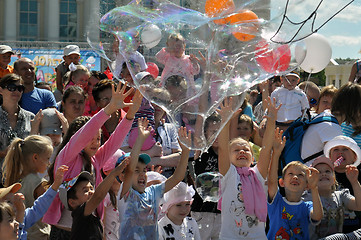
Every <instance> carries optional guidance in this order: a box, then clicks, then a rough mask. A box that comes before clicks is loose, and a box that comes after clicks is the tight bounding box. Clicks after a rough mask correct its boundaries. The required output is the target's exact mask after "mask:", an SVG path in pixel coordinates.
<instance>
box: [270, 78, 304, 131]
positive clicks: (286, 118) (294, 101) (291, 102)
mask: <svg viewBox="0 0 361 240" xmlns="http://www.w3.org/2000/svg"><path fill="white" fill-rule="evenodd" d="M281 81H282V86H281V87H278V88H277V89H276V90H274V91H273V92H272V93H271V99H274V98H275V100H276V105H277V106H279V105H280V104H282V106H281V108H280V110H279V111H278V114H277V122H276V125H277V126H279V127H280V128H281V129H282V130H286V129H287V127H288V126H289V125H291V123H292V122H293V121H294V120H296V119H297V118H299V117H301V116H302V114H303V113H304V111H305V110H306V109H308V108H310V106H309V103H308V99H307V95H306V94H305V93H304V92H303V91H302V90H301V89H300V88H299V87H297V84H298V82H299V81H300V77H299V76H298V74H297V73H296V72H290V73H288V74H286V75H285V76H281Z"/></svg>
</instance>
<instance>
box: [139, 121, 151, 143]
mask: <svg viewBox="0 0 361 240" xmlns="http://www.w3.org/2000/svg"><path fill="white" fill-rule="evenodd" d="M148 124H149V120H147V118H139V119H138V137H140V138H143V139H146V138H147V137H148V136H149V135H150V132H151V131H152V127H151V126H148Z"/></svg>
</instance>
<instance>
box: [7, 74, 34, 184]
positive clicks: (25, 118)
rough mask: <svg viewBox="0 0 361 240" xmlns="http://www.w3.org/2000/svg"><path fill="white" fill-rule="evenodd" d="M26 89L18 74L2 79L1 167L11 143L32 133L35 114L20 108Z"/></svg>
mask: <svg viewBox="0 0 361 240" xmlns="http://www.w3.org/2000/svg"><path fill="white" fill-rule="evenodd" d="M24 89H25V87H24V86H23V85H21V78H20V77H19V76H18V75H16V74H8V75H5V76H4V77H2V78H1V79H0V94H1V96H2V97H3V100H4V101H3V104H2V105H1V106H0V164H1V166H2V163H3V160H4V158H5V156H6V153H7V149H8V146H9V145H10V143H11V141H12V140H13V139H14V138H16V137H18V138H22V139H24V138H25V137H27V136H28V135H29V134H30V131H31V120H32V119H33V118H34V114H33V113H31V112H29V111H26V110H24V109H23V108H21V107H20V106H19V101H20V98H21V95H22V93H23V92H24ZM0 171H1V170H0ZM0 185H1V183H0Z"/></svg>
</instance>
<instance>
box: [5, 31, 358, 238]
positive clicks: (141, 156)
mask: <svg viewBox="0 0 361 240" xmlns="http://www.w3.org/2000/svg"><path fill="white" fill-rule="evenodd" d="M138 35H139V33H137V32H136V33H132V36H133V38H134V39H135V42H134V43H133V44H134V46H133V48H134V49H135V50H134V51H135V53H134V55H132V56H131V57H130V61H129V62H125V61H124V59H123V58H122V56H120V55H119V54H118V55H117V54H116V56H115V58H116V61H115V63H116V66H112V67H113V70H114V71H115V74H116V75H117V76H116V77H115V78H116V80H122V81H123V82H122V84H117V83H116V82H117V81H111V80H103V79H106V78H107V77H106V76H103V75H102V74H101V73H98V72H90V71H89V70H88V69H87V68H86V67H84V66H82V65H81V64H80V63H79V60H80V49H79V47H78V46H76V45H68V46H66V47H65V49H64V56H63V59H64V61H63V62H62V63H61V64H59V66H57V68H56V83H57V92H56V94H58V97H59V100H60V102H59V104H58V109H59V111H58V110H56V109H55V108H48V109H42V110H40V111H39V112H38V113H37V114H36V115H34V114H32V113H29V112H27V111H25V110H23V109H22V108H21V107H20V106H19V105H18V102H19V100H20V98H21V94H22V93H23V92H24V86H23V85H22V82H21V78H20V77H18V76H17V75H15V74H11V73H12V72H13V69H12V67H11V66H9V65H8V64H9V63H10V57H11V54H14V52H13V51H12V49H11V48H10V47H9V46H6V45H0V70H1V71H0V74H1V75H0V94H1V95H3V98H4V100H6V103H3V104H2V106H1V108H0V110H1V112H0V119H4V121H3V122H4V123H0V125H1V126H3V125H4V126H5V127H2V128H1V131H4V134H3V132H1V137H2V138H4V139H6V143H7V144H6V145H5V142H4V143H2V144H0V146H1V147H2V149H1V156H0V157H1V158H4V160H3V163H2V166H1V175H2V176H1V177H2V179H1V180H2V181H1V185H2V188H0V240H2V239H9V240H11V239H33V240H37V239H44V240H45V239H52V240H62V239H64V240H65V239H74V240H75V239H77V240H78V239H107V240H113V239H142V240H145V239H164V240H171V239H175V240H176V239H196V240H200V239H202V240H203V239H207V240H208V239H227V240H229V239H322V238H325V239H353V238H355V239H357V237H359V236H360V235H361V233H360V231H361V230H360V226H361V222H360V219H361V217H360V212H361V186H360V179H361V176H360V174H359V169H360V167H359V164H360V162H361V149H360V147H359V146H358V144H357V142H355V140H353V139H352V138H351V137H352V136H351V137H347V136H342V131H341V126H340V124H341V123H343V122H345V123H344V124H352V126H353V128H354V129H355V132H356V133H359V132H360V131H361V130H359V125H360V124H359V119H360V116H361V108H359V107H358V105H357V106H356V105H355V106H354V107H351V106H347V107H346V106H343V104H348V105H350V100H346V99H345V98H344V96H345V94H348V95H349V96H350V97H351V98H353V99H352V101H353V102H354V103H356V102H360V101H361V87H356V86H355V85H356V84H354V83H349V84H347V85H345V86H343V87H342V88H341V89H340V90H337V89H335V88H334V87H332V86H327V87H325V88H324V89H323V90H322V91H321V93H320V91H319V89H318V88H317V89H313V88H312V86H311V85H312V84H310V83H304V84H303V87H302V88H301V87H300V88H299V87H298V86H297V84H298V83H299V81H300V77H299V75H298V74H297V73H296V72H291V73H288V74H286V75H284V76H280V78H279V79H278V80H277V81H276V80H273V81H269V82H265V83H262V84H261V85H260V88H261V91H262V101H261V102H260V103H259V102H258V103H257V106H258V107H259V109H258V112H259V116H257V119H258V120H260V121H258V122H257V121H255V119H256V118H255V117H254V116H253V113H252V110H253V108H252V107H251V106H250V105H249V104H248V103H247V101H245V102H244V104H243V105H242V109H239V110H238V111H235V113H234V109H233V105H234V102H235V101H236V99H238V98H237V96H234V97H226V98H224V99H223V101H222V102H221V103H220V105H219V106H218V108H217V110H216V111H215V112H214V113H213V114H211V115H210V116H208V118H206V119H205V123H204V124H205V125H204V133H203V134H204V136H205V137H206V138H207V139H210V138H211V136H214V135H215V134H217V133H218V132H219V135H218V136H217V138H215V140H214V142H213V144H212V146H211V147H210V148H209V149H208V151H206V152H203V153H198V152H196V153H195V154H194V153H191V151H190V149H189V146H192V141H194V139H195V137H196V135H197V131H198V129H193V128H192V127H189V126H191V125H192V126H195V125H194V124H190V123H189V122H186V121H185V120H187V118H186V117H185V116H186V114H187V113H183V116H182V118H181V121H183V125H182V126H181V127H180V128H179V130H178V138H179V143H175V139H176V137H175V135H176V133H175V131H173V130H172V136H169V131H170V130H166V129H165V128H164V130H163V131H161V130H159V128H160V126H163V127H164V126H167V127H169V128H170V126H168V125H167V124H169V123H165V120H164V119H161V118H162V117H163V115H164V112H162V114H161V117H159V116H157V115H156V109H157V108H159V106H157V105H153V104H152V103H151V102H150V101H148V100H147V99H146V98H145V97H143V96H142V94H141V93H140V90H136V89H134V88H133V87H134V86H136V85H137V84H135V81H136V82H137V83H152V84H153V83H154V84H155V83H158V86H157V87H159V89H161V88H163V91H164V92H167V93H168V97H169V98H170V99H171V101H169V103H170V104H171V105H172V104H173V105H172V106H175V105H177V106H178V105H180V102H182V101H183V100H184V99H188V98H190V97H192V96H194V95H195V93H196V91H197V88H196V86H195V80H194V76H195V75H197V74H199V72H201V70H202V69H201V68H202V66H204V64H203V62H201V61H200V60H199V59H198V58H196V57H195V56H194V55H186V54H185V47H186V44H185V43H186V41H185V39H184V38H183V36H182V35H180V34H171V35H170V36H169V38H168V39H167V42H166V44H167V46H166V47H165V48H163V49H161V50H160V51H159V52H158V53H157V55H156V59H157V61H158V62H159V63H160V64H163V65H164V70H163V72H162V74H161V76H160V77H158V78H156V77H154V76H152V75H151V74H150V73H148V72H146V71H145V70H146V67H147V65H146V63H145V60H144V57H143V56H142V55H141V53H139V52H138V51H136V50H137V48H138V47H139V44H140V42H139V39H138V38H139V36H138ZM117 44H119V42H115V45H116V46H114V48H115V49H118V47H119V46H118V45H117ZM7 73H10V75H9V74H8V75H6V74H7ZM281 84H282V85H281ZM273 85H274V86H273ZM276 85H277V86H279V85H281V86H279V87H278V88H276ZM309 85H310V86H309ZM272 86H273V87H272ZM268 87H269V88H270V89H271V91H269V89H268ZM311 89H313V90H315V91H313V90H311ZM313 93H315V94H313ZM351 93H352V94H351ZM54 94H55V93H54ZM88 95H90V97H89V96H88ZM254 95H255V96H254V99H253V100H254V102H257V100H256V94H254ZM316 95H317V97H316ZM318 96H319V97H318ZM209 97H211V96H209ZM316 98H317V99H316ZM198 103H199V102H198V100H194V101H191V102H190V103H189V102H188V103H187V104H190V105H191V104H193V105H198ZM255 105H256V104H255ZM197 107H200V106H197ZM197 107H195V108H194V110H195V109H196V108H197ZM246 109H247V110H246ZM241 110H243V112H242V113H243V114H242V113H241ZM245 110H246V111H245ZM3 112H4V114H2V113H3ZM13 112H14V116H12V113H13ZM1 114H2V115H3V116H1ZM20 114H27V115H26V116H28V117H27V118H26V119H23V120H22V119H20V118H19V117H20V116H22V115H20ZM232 114H233V117H232V118H231V120H230V121H227V119H229V116H231V115H232ZM300 117H305V118H318V117H332V118H335V119H336V120H337V121H338V123H339V124H337V123H335V122H332V123H331V122H322V123H319V124H318V125H315V126H311V127H310V128H309V129H307V131H306V133H305V135H304V141H305V142H306V143H304V144H302V145H301V147H302V148H304V149H303V150H302V151H303V152H302V151H301V155H302V156H300V157H301V158H302V159H305V158H303V156H304V155H307V156H309V155H310V153H314V152H316V150H317V151H321V154H320V155H321V156H319V157H317V158H316V157H315V158H313V159H311V161H309V162H307V164H304V162H300V161H291V162H289V163H288V164H285V166H284V167H283V169H281V168H280V166H281V164H280V159H282V153H283V150H284V148H285V147H286V141H287V140H286V138H285V137H284V136H283V133H284V130H286V129H287V128H288V127H289V126H293V124H294V122H297V121H299V119H300ZM30 119H31V121H30ZM261 119H263V120H262V121H261ZM188 120H189V119H188ZM19 121H23V122H22V124H23V125H24V126H27V127H26V130H27V134H25V135H24V134H20V133H17V132H11V133H12V134H11V135H6V134H5V133H7V132H8V130H6V132H5V128H9V129H12V128H15V126H16V124H18V122H19ZM195 121H196V120H195ZM7 122H9V123H7ZM5 123H6V125H5ZM220 125H222V126H224V127H223V128H222V129H221V130H220V129H219V126H220ZM3 129H4V130H3ZM316 129H317V130H316ZM24 130H25V127H24V129H22V131H24ZM173 132H174V133H173ZM9 134H10V133H9ZM2 135H4V136H2ZM173 135H174V136H173ZM311 136H315V137H311ZM316 136H317V137H316ZM310 138H312V139H310ZM158 139H161V140H162V143H158V142H157V140H158ZM163 141H164V142H163ZM316 141H317V143H316ZM307 144H308V145H307ZM162 145H163V146H168V147H169V149H167V150H166V149H163V150H162ZM309 145H312V146H309ZM157 148H158V150H155V149H157ZM121 149H122V150H121ZM123 150H124V151H123ZM125 151H126V152H125ZM155 151H159V153H158V155H157V154H154V156H156V157H158V158H159V157H163V151H164V153H166V154H169V155H172V158H169V159H170V160H169V161H171V162H172V164H170V162H169V163H166V164H164V165H165V166H171V167H170V168H169V169H168V168H167V169H164V170H165V171H164V173H163V174H162V169H161V168H160V167H156V168H154V166H153V167H151V165H152V164H153V163H154V162H157V163H158V162H160V159H161V158H159V159H158V158H157V160H154V159H155V158H153V154H151V156H150V155H148V154H147V153H154V152H155ZM311 155H312V154H311ZM193 156H194V157H193ZM164 159H167V158H163V161H164ZM190 159H191V160H193V162H192V161H189V160H190ZM189 162H190V163H191V164H188V163H189ZM159 165H162V164H159ZM174 166H176V167H175V168H173V167H174ZM187 168H188V169H189V171H188V172H187ZM154 169H156V170H154ZM169 170H170V171H169ZM206 172H219V173H220V174H221V179H220V181H219V182H220V184H219V197H220V199H219V200H218V201H217V202H209V201H206V200H204V199H202V198H201V197H200V195H201V194H199V192H197V191H195V189H196V187H195V185H194V180H195V179H194V178H195V177H196V176H197V175H200V174H202V173H206ZM186 176H188V178H187V177H186ZM186 179H187V180H186ZM193 200H194V201H193ZM333 234H339V235H335V236H332V235H333ZM341 234H345V235H341Z"/></svg>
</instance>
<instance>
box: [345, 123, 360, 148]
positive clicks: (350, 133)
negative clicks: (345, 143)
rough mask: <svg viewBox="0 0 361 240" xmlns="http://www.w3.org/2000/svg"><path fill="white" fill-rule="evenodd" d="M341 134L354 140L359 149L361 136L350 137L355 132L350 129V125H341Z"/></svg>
mask: <svg viewBox="0 0 361 240" xmlns="http://www.w3.org/2000/svg"><path fill="white" fill-rule="evenodd" d="M341 128H342V133H343V135H345V136H347V137H350V138H352V139H353V140H355V142H356V143H357V145H358V146H359V147H360V148H361V134H358V135H356V136H352V134H353V133H354V132H355V130H354V129H353V128H352V125H347V124H346V123H342V124H341Z"/></svg>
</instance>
